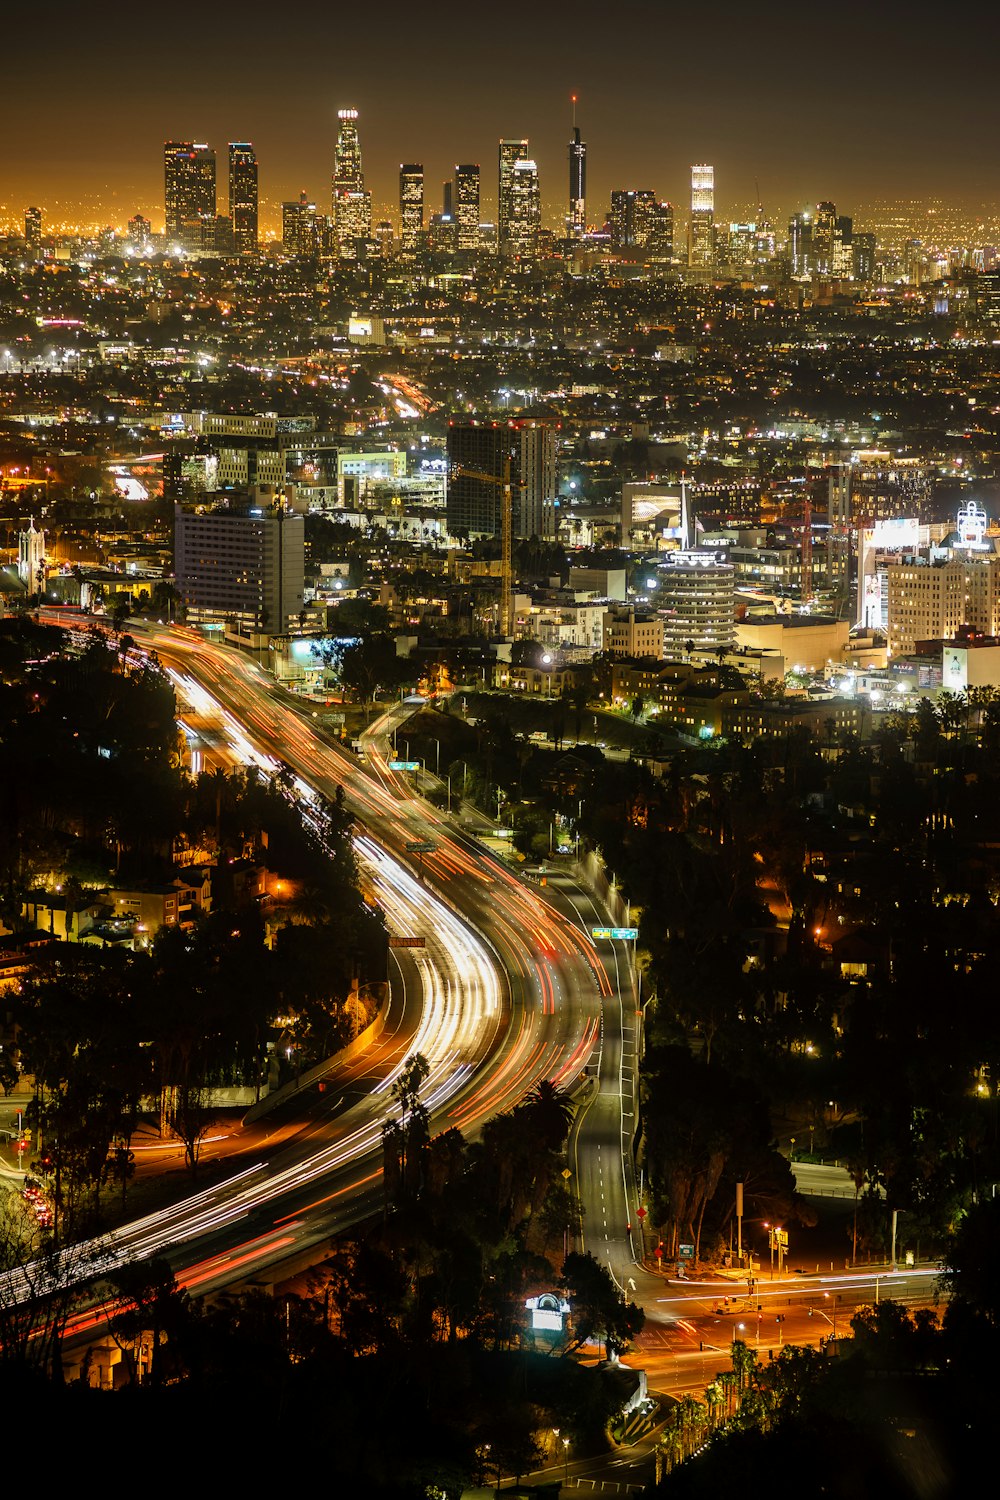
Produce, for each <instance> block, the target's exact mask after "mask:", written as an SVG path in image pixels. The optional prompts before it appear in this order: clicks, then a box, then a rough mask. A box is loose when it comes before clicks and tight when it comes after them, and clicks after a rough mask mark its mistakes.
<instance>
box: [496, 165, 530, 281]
mask: <svg viewBox="0 0 1000 1500" xmlns="http://www.w3.org/2000/svg"><path fill="white" fill-rule="evenodd" d="M527 156H528V142H527V141H523V140H522V141H514V140H504V141H501V142H500V166H499V176H498V182H497V249H498V251H499V252H500V254H501V255H510V254H511V253H512V252H511V248H510V233H511V224H512V222H513V217H514V167H515V165H516V163H517V162H519V161H525V160H527Z"/></svg>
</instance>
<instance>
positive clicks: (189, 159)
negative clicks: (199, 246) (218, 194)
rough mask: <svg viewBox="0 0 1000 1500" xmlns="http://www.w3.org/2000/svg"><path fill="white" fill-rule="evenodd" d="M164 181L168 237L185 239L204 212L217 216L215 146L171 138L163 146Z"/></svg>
mask: <svg viewBox="0 0 1000 1500" xmlns="http://www.w3.org/2000/svg"><path fill="white" fill-rule="evenodd" d="M163 183H164V204H165V210H166V212H165V219H166V232H167V237H168V238H170V239H183V238H184V237H185V234H186V233H187V234H188V235H190V233H191V228H192V226H196V225H197V224H198V221H199V220H200V219H201V218H202V217H203V215H205V214H211V215H213V217H214V215H215V152H214V151H213V150H212V148H211V146H206V145H203V144H199V143H198V142H192V141H167V142H166V144H165V145H164V147H163ZM185 226H188V228H187V230H186V229H185ZM199 238H200V232H199Z"/></svg>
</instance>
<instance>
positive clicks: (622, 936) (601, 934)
mask: <svg viewBox="0 0 1000 1500" xmlns="http://www.w3.org/2000/svg"><path fill="white" fill-rule="evenodd" d="M590 935H591V937H592V938H593V939H594V942H595V943H601V942H608V941H610V942H612V943H615V942H623V943H634V942H635V940H636V938H637V937H638V936H639V929H638V927H592V928H591V929H590Z"/></svg>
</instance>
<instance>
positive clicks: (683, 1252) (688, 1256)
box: [677, 1245, 694, 1260]
mask: <svg viewBox="0 0 1000 1500" xmlns="http://www.w3.org/2000/svg"><path fill="white" fill-rule="evenodd" d="M677 1256H678V1259H679V1260H694V1246H693V1245H678V1246H677Z"/></svg>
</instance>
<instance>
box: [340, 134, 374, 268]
mask: <svg viewBox="0 0 1000 1500" xmlns="http://www.w3.org/2000/svg"><path fill="white" fill-rule="evenodd" d="M337 119H338V120H339V121H340V133H339V134H338V136H337V150H336V154H335V157H334V169H333V223H334V231H335V233H336V236H337V247H338V250H339V254H340V257H341V259H342V260H353V259H354V258H355V256H356V255H357V247H358V241H359V240H367V239H370V238H371V232H372V199H371V194H370V193H368V192H366V191H365V177H364V173H363V171H362V170H361V141H360V139H359V137H358V124H357V121H358V112H357V110H356V109H339V110H338V111H337Z"/></svg>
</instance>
